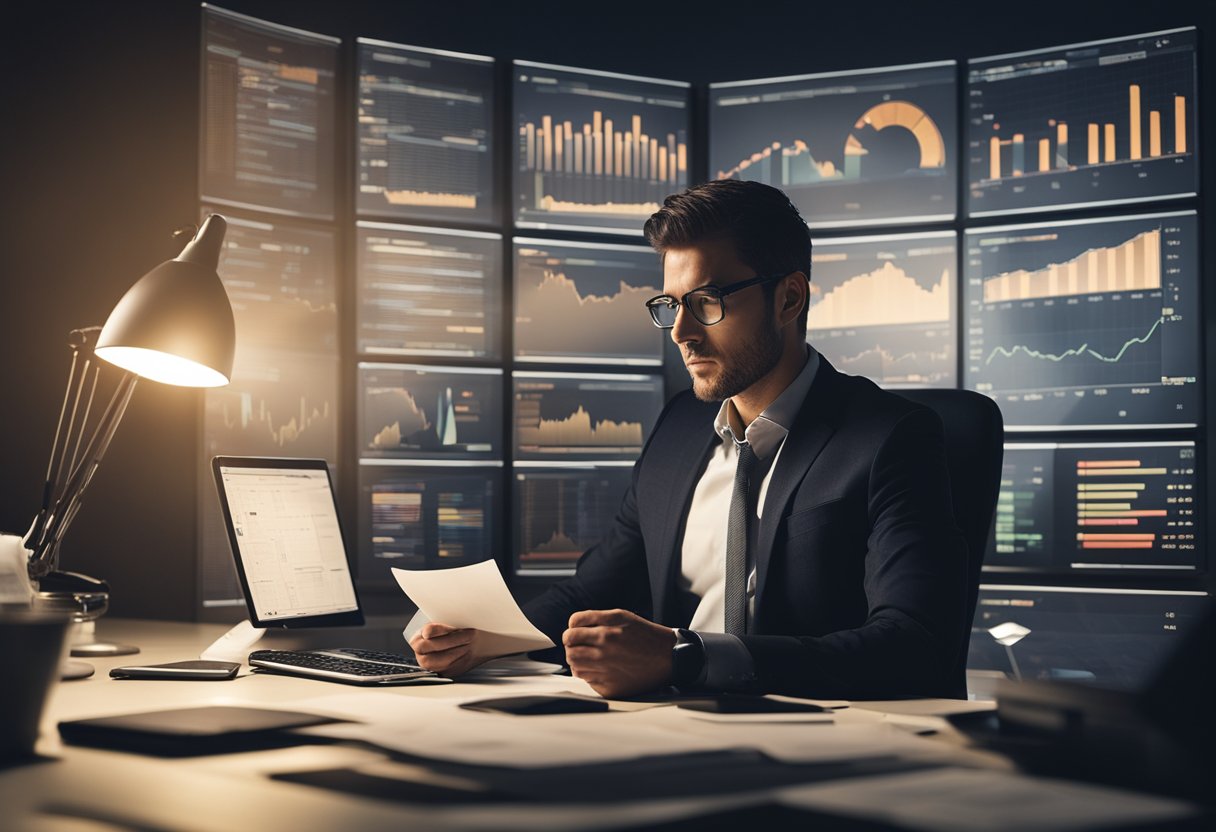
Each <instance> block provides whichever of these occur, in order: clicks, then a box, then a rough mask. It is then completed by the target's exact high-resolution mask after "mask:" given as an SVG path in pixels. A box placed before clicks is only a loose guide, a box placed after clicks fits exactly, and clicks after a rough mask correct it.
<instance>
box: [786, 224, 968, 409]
mask: <svg viewBox="0 0 1216 832" xmlns="http://www.w3.org/2000/svg"><path fill="white" fill-rule="evenodd" d="M957 257H958V246H957V237H956V235H955V234H954V232H953V231H945V232H939V233H928V234H916V235H912V234H908V235H890V236H885V237H851V238H835V239H833V238H827V239H824V240H818V241H816V243H815V247H814V251H813V252H812V253H811V270H812V275H811V301H810V304H811V308H810V312H809V313H808V318H807V340H808V341H810V342H811V343H812V344H814V345H815V348H816V349H817V350H819V352H820V353H822V354H823V355H824V356H826V357H827V359H828V360H829V361H831V362H832V365H833V366H835V367H837V368H838V369H840V370H842V371H843V372H846V373H849V374H851V375H860V376H866V377H867V378H870V379H871V380H873V381H875V382H877V383H878V384H882V385H886V386H892V387H910V386H918V387H921V386H931V387H954V386H955V384H956V383H957V378H958V371H957V369H956V367H957V350H956V347H955V345H956V344H957V342H958V321H957V314H956V312H955V305H956V299H957V298H958V264H957Z"/></svg>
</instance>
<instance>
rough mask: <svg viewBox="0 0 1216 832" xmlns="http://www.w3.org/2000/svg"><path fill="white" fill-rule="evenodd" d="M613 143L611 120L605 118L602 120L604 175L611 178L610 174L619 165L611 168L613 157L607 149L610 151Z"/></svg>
mask: <svg viewBox="0 0 1216 832" xmlns="http://www.w3.org/2000/svg"><path fill="white" fill-rule="evenodd" d="M614 141H615V134H614V133H613V132H612V119H610V118H606V119H604V148H605V155H604V175H605V176H612V172H613V171H615V170H616V169H617V168H619V167H620V165H619V164H618V165H617V166H615V167H614V166H613V164H612V163H613V161H614V158H613V155H612V154H611V153H608V152H607V151H608V150H609V149H611V148H612V147H613V143H614Z"/></svg>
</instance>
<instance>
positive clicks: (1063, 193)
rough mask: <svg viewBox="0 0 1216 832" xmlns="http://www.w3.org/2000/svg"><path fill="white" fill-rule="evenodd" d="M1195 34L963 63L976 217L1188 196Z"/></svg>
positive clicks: (1194, 181) (1193, 154) (1193, 149)
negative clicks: (965, 78) (965, 77)
mask: <svg viewBox="0 0 1216 832" xmlns="http://www.w3.org/2000/svg"><path fill="white" fill-rule="evenodd" d="M1198 42H1199V35H1198V32H1197V30H1196V29H1195V28H1194V27H1190V28H1186V29H1172V30H1169V31H1164V32H1150V33H1147V34H1142V35H1134V36H1132V37H1124V38H1112V39H1109V40H1100V41H1090V42H1087V43H1074V44H1070V45H1068V46H1056V47H1052V48H1048V49H1035V50H1032V51H1029V52H1016V53H1012V54H1006V55H993V56H991V57H984V58H973V59H971V60H969V61H968V62H967V91H966V95H965V96H964V97H963V100H964V101H966V102H967V103H966V113H965V115H966V127H967V165H966V170H967V183H968V187H967V196H968V200H967V204H968V209H969V213H970V215H971V216H973V217H986V216H993V215H997V214H1018V213H1025V212H1028V211H1049V210H1057V209H1061V208H1080V207H1085V206H1093V205H1117V204H1120V203H1131V202H1143V201H1145V200H1152V199H1171V198H1175V197H1186V196H1194V195H1195V194H1196V192H1197V191H1198V188H1199V162H1198V156H1199V143H1198V142H1197V141H1196V140H1195V139H1196V135H1197V128H1198V121H1199V111H1198V96H1197V95H1196V88H1197V81H1198V75H1199V73H1198V60H1197V57H1198V56H1197V47H1198Z"/></svg>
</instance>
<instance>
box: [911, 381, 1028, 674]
mask: <svg viewBox="0 0 1216 832" xmlns="http://www.w3.org/2000/svg"><path fill="white" fill-rule="evenodd" d="M896 392H898V393H899V394H900V395H902V396H903V397H904V398H906V399H911V400H912V401H914V402H916V403H918V404H923V405H925V406H926V407H928V408H930V409H932V410H934V411H935V412H936V413H937V415H938V416H940V417H941V420H942V426H943V427H944V428H945V431H946V460H947V465H948V467H949V469H950V493H951V496H952V498H953V501H954V519H955V522H956V523H958V526H959V529H961V530H962V532H963V538H964V539H965V540H966V542H967V618H966V622H967V623H966V626H965V627H964V628H963V634H962V640H963V644H962V652H961V653H960V657H959V663H960V666H959V678H960V679H961V678H963V676H964V674H965V671H966V667H967V648H968V645H969V642H970V640H971V624H972V621H973V620H974V618H975V602H976V597H977V596H978V594H979V587H980V568H981V567H982V566H983V563H984V551H985V550H986V549H987V548H988V532H989V530H990V529H991V528H992V518H993V515H994V513H995V511H996V499H997V495H998V494H999V493H1000V490H1001V461H1002V460H1003V458H1004V455H1005V448H1004V435H1005V423H1004V420H1003V419H1002V418H1001V410H1000V408H998V407H997V405H996V402H994V401H993V400H992V399H990V398H988V397H987V396H984V395H981V394H980V393H976V392H974V391H972V390H941V389H928V388H926V389H917V390H898V391H896Z"/></svg>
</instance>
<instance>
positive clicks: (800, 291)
mask: <svg viewBox="0 0 1216 832" xmlns="http://www.w3.org/2000/svg"><path fill="white" fill-rule="evenodd" d="M810 285H811V284H810V282H809V281H808V280H807V279H806V275H804V274H803V273H802V272H790V273H789V274H788V275H786V276H785V277H784V278H782V280H781V283H780V284H779V285H778V287H777V320H778V321H780V323H781V326H785V325H786V324H788V323H791V322H793V321H796V320H798V316H799V315H801V314H802V309H803V307H805V306H806V304H807V300H808V298H807V295H808V294H809V292H810Z"/></svg>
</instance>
